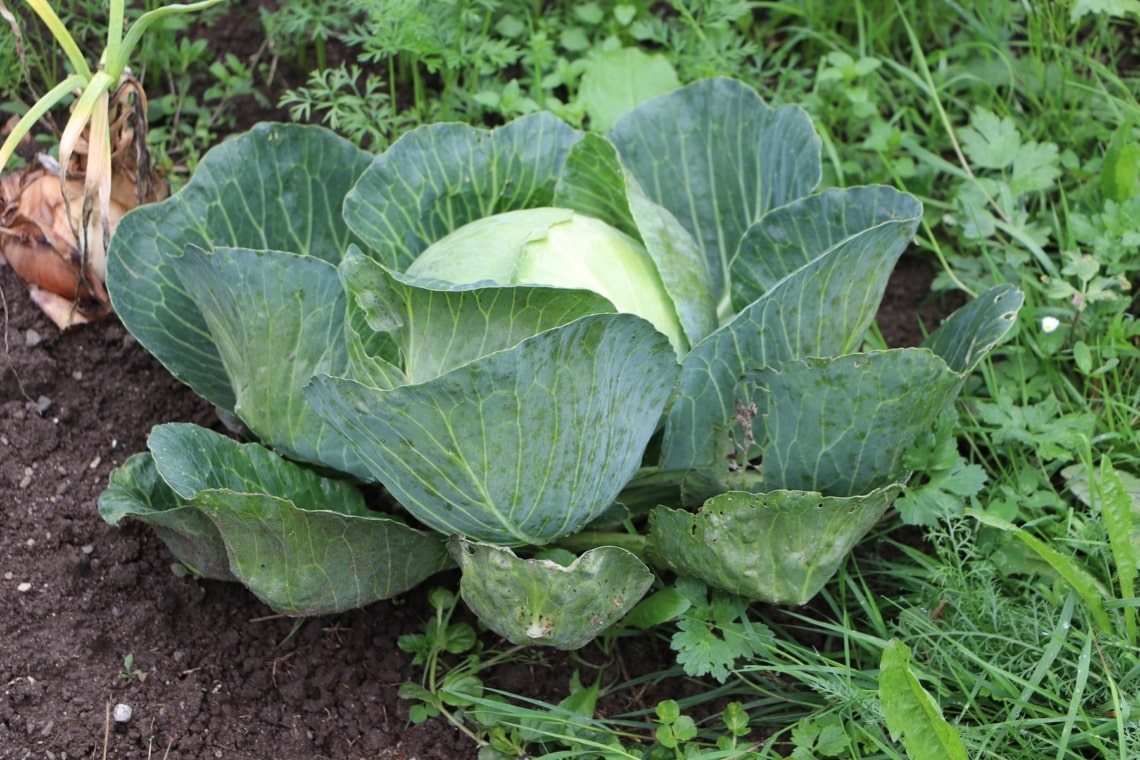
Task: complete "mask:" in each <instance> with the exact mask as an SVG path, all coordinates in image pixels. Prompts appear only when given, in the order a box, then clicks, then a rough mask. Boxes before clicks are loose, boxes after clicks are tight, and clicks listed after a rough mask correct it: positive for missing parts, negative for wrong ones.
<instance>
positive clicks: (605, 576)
mask: <svg viewBox="0 0 1140 760" xmlns="http://www.w3.org/2000/svg"><path fill="white" fill-rule="evenodd" d="M450 549H451V554H452V556H453V557H454V559H455V561H456V562H457V563H459V567H460V569H462V571H463V578H462V580H461V581H460V585H459V589H460V592H461V593H462V594H463V601H464V602H466V603H467V606H468V607H470V608H471V609H472V610H473V611H474V612H475V614H476V615H478V616H479V619H480V620H482V621H483V623H484V624H485V625H486V626H487V627H488V628H490V629H491V630H492V631H494V632H495V633H497V634H499V635H500V636H503V637H505V638H506V639H508V640H509V641H511V642H512V643H514V644H520V645H532V644H542V645H545V646H552V647H555V648H557V649H579V648H581V647H583V646H585V645H586V644H588V643H590V641H592V640H593V639H594V637H596V636H597V635H598V634H599V633H601V632H602V631H603V630H604V629H606V628H607V627H609V626H610V625H611V624H613V623H615V622H616V621H618V620H619V619H621V617H622V616H623V615H625V613H626V612H628V611H629V610H630V609H631V608H632V607H633V605H635V604H636V603H637V601H638V600H639V599H641V597H642V596H643V595H644V594H645V592H646V591H648V590H649V587H650V585H652V583H653V573H651V572H650V571H649V568H647V567H646V566H645V564H644V563H642V562H641V560H639V559H638V558H637V557H636V556H634V555H633V554H632V553H631V552H629V551H626V550H625V549H620V548H618V547H616V546H602V547H599V548H597V549H591V550H590V551H588V552H586V553H585V554H583V555H582V556H581V557H578V558H577V559H576V560H574V562H573V563H571V564H570V565H568V566H563V565H560V564H558V563H556V562H553V561H551V560H546V559H520V558H519V557H517V556H515V554H514V552H512V551H511V550H510V549H504V548H502V547H498V546H490V545H488V544H480V543H473V542H469V541H464V540H462V539H461V538H459V537H457V536H456V537H452V539H451V541H450Z"/></svg>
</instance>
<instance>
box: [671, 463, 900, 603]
mask: <svg viewBox="0 0 1140 760" xmlns="http://www.w3.org/2000/svg"><path fill="white" fill-rule="evenodd" d="M900 490H901V486H899V485H891V486H888V487H887V488H884V489H879V490H876V491H873V492H871V493H869V494H867V495H866V496H848V497H837V496H824V495H822V494H820V493H815V492H809V491H773V492H771V493H764V494H749V493H741V492H737V491H731V492H729V493H724V494H721V495H720V496H717V497H715V498H713V499H710V500H709V501H708V502H707V503H706V504H705V505H704V507H702V508H701V510H700V512H697V513H696V514H694V513H692V512H686V511H684V510H679V509H670V508H668V507H658V508H657V509H655V510H653V512H652V513H650V516H649V531H650V533H649V554H650V557H651V558H652V559H653V561H654V562H655V563H660V564H661V565H663V566H665V567H669V568H671V569H672V570H674V571H676V572H678V573H681V574H683V575H689V576H692V577H695V578H700V579H701V580H703V581H705V582H706V583H709V584H710V585H713V586H716V587H717V588H721V589H724V590H725V591H731V592H732V593H734V594H741V595H742V596H746V597H748V598H750V599H756V600H760V601H765V602H772V603H776V604H804V603H805V602H807V601H808V600H810V599H811V598H812V597H813V596H815V595H816V594H817V593H818V592H819V590H820V589H821V588H823V585H824V584H825V583H827V581H828V579H830V578H831V576H832V575H834V574H835V571H836V570H838V569H839V565H840V564H841V563H842V562H843V560H844V558H846V557H847V554H848V553H849V552H850V551H851V549H852V548H853V547H854V546H855V544H856V543H858V541H859V539H860V538H862V537H863V536H864V535H865V534H866V533H867V531H869V530H870V529H871V528H872V527H873V526H874V525H875V523H876V522H878V520H879V518H880V517H882V516H883V513H884V512H885V511H886V510H887V507H888V506H889V505H890V503H891V501H893V500H894V498H895V497H896V496H897V495H898V493H899V491H900Z"/></svg>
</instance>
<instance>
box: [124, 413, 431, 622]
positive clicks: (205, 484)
mask: <svg viewBox="0 0 1140 760" xmlns="http://www.w3.org/2000/svg"><path fill="white" fill-rule="evenodd" d="M148 443H149V446H150V449H151V453H152V455H153V463H154V467H155V469H156V470H157V473H158V475H159V476H160V477H161V479H162V483H163V484H164V485H165V488H167V489H169V491H170V492H171V493H173V494H174V495H175V496H176V498H177V499H179V500H181V501H182V502H183V503H184V504H186V505H187V507H189V508H193V509H194V510H197V511H198V512H199V514H200V515H202V516H204V518H205V519H207V520H208V521H209V522H210V523H212V524H213V526H214V527H215V528H216V533H215V535H220V536H221V538H222V540H223V541H224V545H225V552H226V555H227V557H228V565H229V570H230V572H231V573H232V577H234V578H236V579H237V580H239V581H241V582H242V583H243V584H245V585H246V586H248V587H249V588H250V589H251V590H252V591H253V592H254V593H255V594H256V595H257V596H258V598H260V599H261V600H262V601H264V602H265V603H266V604H268V605H269V606H270V607H272V608H273V609H275V610H277V611H278V612H284V613H286V614H289V615H321V614H326V613H331V612H340V611H343V610H347V609H352V608H354V607H362V606H364V605H365V604H368V603H370V602H373V601H376V600H377V599H386V598H388V597H391V596H394V595H396V594H399V593H402V592H404V591H406V590H408V589H409V588H411V587H413V586H415V585H417V584H418V583H420V582H421V581H423V580H424V579H425V578H427V577H428V576H430V575H432V574H434V573H436V572H438V571H439V570H442V569H443V568H445V567H447V566H448V565H449V564H450V560H449V559H448V556H447V551H446V548H445V547H444V544H443V541H442V540H441V538H440V537H438V536H433V535H431V534H428V533H424V532H421V531H417V530H413V529H412V528H409V527H408V526H407V525H405V524H404V523H402V522H399V521H398V520H395V519H393V518H391V517H388V516H386V515H382V514H380V513H376V512H372V511H370V510H369V509H368V508H367V507H366V506H365V505H364V498H363V497H362V496H361V494H360V492H359V491H358V490H357V489H356V488H355V487H353V486H352V485H350V484H348V483H345V482H343V481H337V480H331V479H329V478H324V477H321V476H319V475H317V474H316V473H314V472H312V471H311V470H307V469H305V468H303V467H300V466H298V465H295V464H293V463H291V462H288V461H286V460H284V459H282V458H281V457H279V456H277V455H276V454H274V453H273V452H272V451H270V450H269V449H266V448H265V447H263V446H261V445H259V444H256V443H247V444H239V443H237V442H235V441H233V440H231V439H229V438H226V437H224V436H221V435H218V434H217V433H214V432H212V431H210V430H207V429H205V428H201V427H198V426H196V425H190V424H181V423H175V424H169V425H159V426H158V427H156V428H155V429H154V430H153V431H151V434H150V438H149V440H148ZM133 474H134V473H131V472H124V473H123V475H122V477H124V478H126V477H129V476H131V475H133ZM110 509H111V506H110V505H109V506H108V510H110ZM107 514H108V512H107V511H105V512H104V516H105V517H106V516H107ZM112 516H114V515H113V513H112ZM131 516H134V517H138V518H140V519H144V520H146V521H147V522H154V520H153V519H151V516H150V515H147V514H145V513H144V511H142V510H138V509H136V510H135V511H134V513H133V514H132V515H131ZM172 548H174V547H172Z"/></svg>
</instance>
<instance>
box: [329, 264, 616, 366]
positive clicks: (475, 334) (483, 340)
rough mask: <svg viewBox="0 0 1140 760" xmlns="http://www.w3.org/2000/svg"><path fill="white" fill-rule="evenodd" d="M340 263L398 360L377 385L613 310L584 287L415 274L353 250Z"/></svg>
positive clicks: (353, 297)
mask: <svg viewBox="0 0 1140 760" xmlns="http://www.w3.org/2000/svg"><path fill="white" fill-rule="evenodd" d="M341 269H342V271H343V272H344V278H343V279H344V282H345V284H346V287H347V288H348V292H349V297H350V304H351V308H353V309H359V308H362V307H361V304H367V305H368V309H369V318H370V320H371V321H370V323H369V326H370V327H373V328H374V329H376V330H384V331H386V332H387V334H388V335H389V336H390V337H391V340H392V342H393V344H394V345H395V346H396V347H397V349H398V351H399V354H400V356H401V357H402V359H403V378H402V382H401V383H387V384H380V383H375V385H377V386H378V387H393V385H396V384H404V383H408V384H411V383H422V382H424V381H427V380H430V379H432V378H434V377H438V376H440V375H442V374H446V373H447V372H449V371H451V370H452V369H455V368H456V367H461V366H463V365H464V364H467V363H469V362H471V361H474V360H476V359H478V358H479V357H481V356H486V355H487V354H491V353H494V352H496V351H500V350H502V349H505V348H510V347H511V346H515V345H517V344H519V343H520V342H522V341H523V340H525V339H527V338H530V337H532V336H534V335H537V334H538V333H540V332H543V331H545V330H549V329H551V328H553V327H558V326H559V325H564V324H567V323H568V322H572V321H574V320H575V319H577V318H579V317H584V316H586V315H588V314H606V313H613V311H614V307H613V305H612V304H610V302H609V301H607V300H606V299H605V298H603V297H602V296H600V295H598V294H596V293H593V292H590V291H585V290H564V289H561V288H542V287H525V286H508V287H493V286H492V287H474V286H470V285H452V284H449V283H444V282H438V281H428V280H420V279H417V278H415V277H409V276H407V275H401V274H397V273H389V272H387V271H385V270H384V269H383V267H381V266H380V265H379V264H377V263H376V262H374V261H372V260H371V259H368V258H366V257H364V256H360V255H352V254H350V255H349V256H348V257H346V258H345V261H344V263H343V264H342V265H341ZM325 374H332V375H335V374H337V373H336V372H331V371H330V372H325ZM384 379H386V378H384Z"/></svg>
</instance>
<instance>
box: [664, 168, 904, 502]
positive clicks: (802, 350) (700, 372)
mask: <svg viewBox="0 0 1140 760" xmlns="http://www.w3.org/2000/svg"><path fill="white" fill-rule="evenodd" d="M864 206H871V207H873V209H874V213H872V214H868V213H865V212H863V211H860V210H859V209H861V208H863V207H864ZM843 209H849V214H848V215H847V216H848V218H851V219H853V220H857V221H858V222H859V223H858V224H854V225H849V224H845V223H844V219H845V215H844V213H843V211H842V210H843ZM921 214H922V207H921V206H920V204H919V203H918V202H917V201H916V200H915V199H914V198H913V197H912V196H910V195H908V194H905V193H900V192H898V191H895V190H891V189H889V188H880V187H869V188H853V189H850V190H835V191H828V192H826V193H822V194H820V195H815V196H810V197H808V198H804V199H802V200H800V201H796V202H795V203H792V204H790V205H788V206H785V207H784V208H781V209H780V210H779V211H778V212H773V213H772V214H769V215H768V216H766V217H765V218H764V219H763V220H761V221H760V222H759V223H757V225H756V226H755V228H754V229H753V230H751V231H750V232H749V235H748V239H749V240H750V241H752V242H759V241H761V240H764V239H768V240H772V239H783V240H784V244H783V246H782V248H780V249H778V250H776V251H773V253H774V254H775V255H778V256H779V258H780V260H781V261H784V262H788V264H789V265H793V266H796V268H794V269H792V271H790V272H788V273H787V274H786V275H785V276H783V278H782V279H778V280H776V281H775V282H774V283H772V284H771V285H770V287H768V289H767V290H765V291H764V293H763V294H762V295H760V296H759V297H758V298H757V300H756V301H754V302H753V303H751V304H750V305H748V306H746V307H745V308H744V309H742V310H741V311H740V312H739V313H738V314H737V315H736V316H735V317H734V318H733V319H732V320H731V321H730V322H729V323H728V324H726V325H725V326H724V327H722V328H721V329H719V330H717V331H716V332H714V333H713V334H712V335H710V336H709V337H708V338H706V339H705V340H703V341H702V342H701V343H699V344H697V346H696V347H694V348H693V350H692V351H691V352H690V353H689V354H688V356H686V357H685V359H684V361H683V363H682V368H681V377H680V379H679V380H678V387H677V398H676V399H675V401H674V402H673V404H672V405H671V408H670V410H669V414H668V418H667V420H666V426H665V439H664V443H663V447H662V458H661V468H662V469H664V470H678V471H687V470H705V469H709V468H712V469H713V470H716V471H721V470H723V466H724V463H725V461H726V457H728V456H730V455H733V454H735V453H736V452H735V451H734V450H733V446H732V438H731V432H732V431H731V429H732V426H733V425H734V424H735V418H736V417H737V409H738V407H740V406H743V407H745V408H747V407H748V405H749V404H750V403H752V399H751V398H750V397H749V393H750V391H749V389H747V388H745V387H744V386H745V384H744V383H743V380H744V378H745V377H746V376H747V374H748V373H749V372H751V371H754V370H757V369H760V368H762V367H765V366H768V365H772V364H777V363H780V362H784V361H788V360H790V359H793V358H797V357H802V356H833V355H837V354H843V353H846V352H849V351H851V350H853V349H854V348H855V347H856V346H858V344H859V342H860V340H861V339H862V336H863V333H864V332H865V331H866V329H867V327H868V326H869V325H870V323H871V321H872V320H873V319H874V316H875V312H876V310H877V308H878V305H879V301H880V300H881V299H882V294H883V291H884V289H885V288H886V285H887V280H888V278H889V276H890V271H891V269H892V267H893V266H894V264H895V262H896V261H897V260H898V257H899V256H900V255H901V254H902V252H903V250H904V249H905V248H906V246H907V244H908V243H909V241H910V239H911V236H912V235H913V234H914V230H915V229H916V227H917V225H918V222H919V219H920V218H921ZM790 219H798V220H802V221H800V222H799V224H801V225H803V226H808V225H810V224H811V222H812V220H818V223H819V224H820V225H826V226H827V227H828V229H827V230H826V231H824V232H820V233H817V234H815V235H814V236H812V237H811V238H807V237H800V238H791V237H788V236H787V235H785V234H784V233H783V232H781V231H782V230H786V229H787V227H788V225H789V223H790V222H789V220H790ZM815 244H819V245H824V246H825V247H824V248H822V249H816V248H811V247H810V246H811V245H815ZM768 253H769V250H768V249H760V250H752V251H749V252H747V253H746V252H745V251H743V250H742V253H741V256H740V257H738V259H737V264H736V266H737V267H744V266H746V264H745V263H744V262H745V261H747V260H750V259H752V258H755V257H757V256H761V255H768ZM799 262H803V263H802V264H801V263H799ZM774 266H775V265H773V266H770V267H768V269H769V271H772V270H773V268H774ZM706 495H711V494H706Z"/></svg>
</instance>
